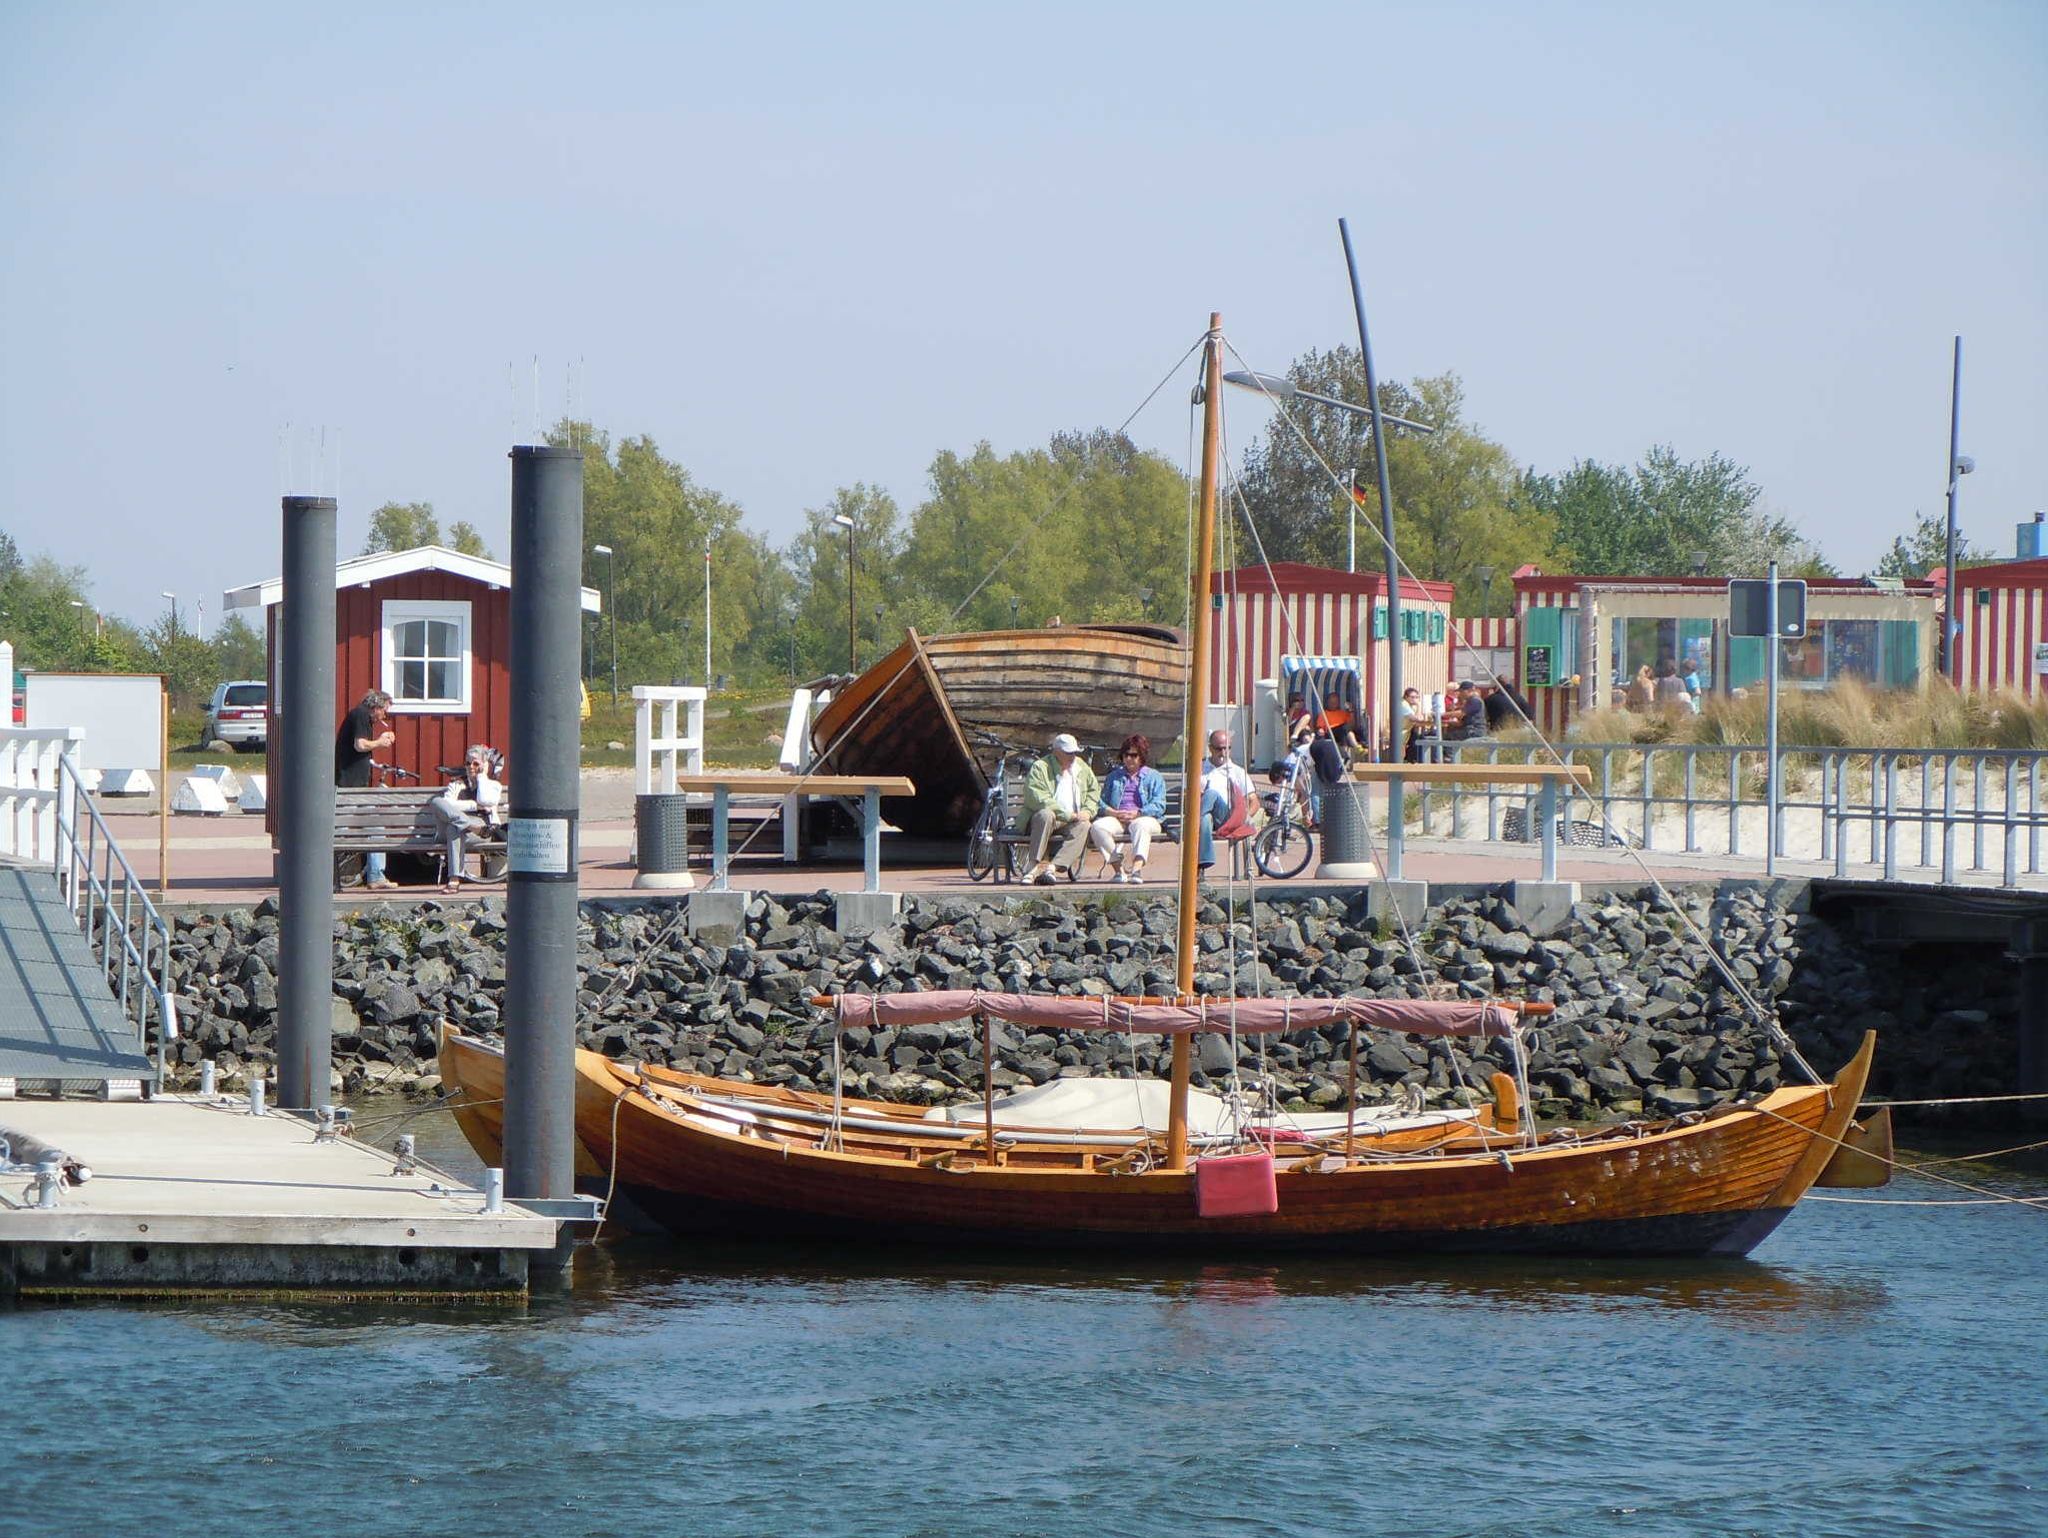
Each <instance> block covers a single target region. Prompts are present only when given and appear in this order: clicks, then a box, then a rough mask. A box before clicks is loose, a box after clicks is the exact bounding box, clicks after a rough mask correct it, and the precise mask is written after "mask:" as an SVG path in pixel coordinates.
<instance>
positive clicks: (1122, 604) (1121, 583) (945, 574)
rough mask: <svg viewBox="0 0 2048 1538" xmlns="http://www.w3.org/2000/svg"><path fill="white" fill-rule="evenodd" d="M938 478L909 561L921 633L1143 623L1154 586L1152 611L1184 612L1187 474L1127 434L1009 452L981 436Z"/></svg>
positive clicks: (906, 575) (1065, 437)
mask: <svg viewBox="0 0 2048 1538" xmlns="http://www.w3.org/2000/svg"><path fill="white" fill-rule="evenodd" d="M931 485H932V494H931V496H930V497H929V498H928V499H927V500H926V501H925V502H924V503H922V504H921V505H920V506H919V507H918V509H917V511H916V513H915V514H914V515H913V516H912V519H911V527H910V537H909V539H908V541H907V542H906V544H905V547H904V551H903V559H902V563H901V578H900V581H901V590H902V594H903V602H904V603H905V605H906V612H908V605H909V604H911V603H912V602H914V601H918V600H921V601H922V602H923V603H924V604H925V605H926V606H927V607H925V608H924V609H923V611H922V612H924V613H925V614H926V615H927V622H926V624H925V625H923V626H921V627H920V628H922V629H941V630H992V629H1000V628H1004V627H1007V626H1009V625H1010V624H1011V623H1012V622H1013V618H1014V621H1015V622H1017V623H1022V624H1025V625H1042V624H1045V623H1047V622H1048V621H1050V620H1052V619H1054V618H1059V619H1064V620H1067V621H1070V622H1078V621H1091V620H1135V619H1140V618H1143V617H1144V615H1145V613H1146V609H1147V606H1146V604H1145V602H1144V600H1143V597H1142V595H1143V593H1144V592H1146V591H1150V592H1152V594H1153V595H1154V596H1153V601H1152V603H1151V605H1150V611H1151V612H1152V613H1153V614H1154V615H1157V616H1163V617H1165V618H1167V619H1169V620H1172V621H1175V622H1178V620H1179V619H1180V617H1181V611H1182V610H1183V609H1185V607H1186V604H1185V601H1184V600H1182V599H1181V598H1180V597H1179V593H1178V590H1179V588H1180V586H1181V584H1182V583H1183V582H1184V580H1185V573H1186V570H1187V485H1186V481H1185V479H1184V478H1183V476H1182V473H1181V471H1180V470H1178V469H1176V468H1175V467H1174V466H1173V465H1172V464H1170V463H1168V462H1167V461H1166V460H1165V459H1162V458H1161V457H1160V456H1158V455H1157V454H1152V453H1148V452H1145V451H1142V450H1140V449H1138V448H1137V447H1136V446H1135V445H1134V444H1133V443H1132V442H1131V441H1130V439H1128V438H1126V437H1124V436H1123V435H1122V434H1120V433H1113V432H1107V431H1101V430H1098V431H1094V432H1086V433H1062V434H1060V435H1058V436H1056V437H1055V438H1054V439H1053V441H1052V442H1051V444H1049V445H1048V446H1047V447H1046V448H1043V449H1028V450H1023V451H1020V452H1018V453H1014V454H1010V455H1007V456H1001V457H999V456H998V455H997V454H996V453H995V451H994V450H993V449H991V448H990V447H989V446H988V445H987V444H986V443H982V444H978V445H976V447H975V449H974V451H973V453H971V454H969V455H968V456H966V457H965V458H962V457H961V456H959V455H957V454H955V453H953V452H952V451H950V450H948V451H945V452H943V453H941V454H940V455H939V456H938V457H937V458H936V459H934V460H933V461H932V469H931ZM1013 600H1014V603H1013ZM939 608H942V609H943V611H944V613H943V616H941V615H939V614H937V613H935V612H933V611H934V610H935V609H939Z"/></svg>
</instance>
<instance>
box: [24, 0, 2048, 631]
mask: <svg viewBox="0 0 2048 1538" xmlns="http://www.w3.org/2000/svg"><path fill="white" fill-rule="evenodd" d="M2044 87H2048V5H2042V4H2038V3H2032V0H2025V3H2011V4H2000V3H1970V0H1948V3H1943V4H1933V3H1927V4H1917V5H1907V4H1884V3H1869V4H1855V5H1848V4H1822V5H1815V4H1797V3H1790V4H1785V3H1780V4H1768V5H1751V4H1744V3H1739V0H1738V3H1731V4H1724V5H1717V6H1711V7H1710V6H1701V5H1684V6H1681V5H1658V4H1649V5H1645V4H1640V3H1638V4H1625V5H1594V4H1574V3H1570V0H1555V3H1551V4H1546V5H1541V6H1535V5H1524V4H1481V3H1459V0H1446V3H1442V4H1437V5H1431V6H1415V5H1413V4H1406V5H1401V6H1392V5H1382V4H1376V3H1361V0H1349V3H1338V4H1322V3H1318V0H1297V3H1294V4H1290V5H1287V6H1284V7H1276V6H1251V5H1246V4H1237V5H1228V6H1226V5H1209V4H1201V3H1187V0H1184V3H1178V4H1172V5H1164V4H1162V5H1135V4H1134V5H1116V4H1110V3H1105V0H1097V3H1094V4H1081V5H1067V4H1058V3H1047V4H1037V5H1031V6H1004V7H994V6H973V5H960V4H952V5H929V6H915V5H895V4H889V3H887V0H877V3H874V4H867V5H862V6H857V7H856V6H844V5H831V6H822V5H819V6H808V5H775V4H761V5H757V6H753V7H745V8H742V7H735V6H732V5H730V4H719V5H694V4H666V5H646V6H633V5H612V4H604V3H590V4H586V5H582V6H579V7H574V8H571V7H562V6H559V5H556V6H547V7H540V6H523V5H519V4H514V3H503V4H494V5H488V6H487V5H457V4H446V5H432V6H414V5H406V6H390V5H383V4H377V3H364V4H357V5H351V6H346V7H341V6H328V7H322V8H319V9H317V10H316V9H314V8H311V7H306V6H300V5H292V4H282V5H281V4H277V3H275V0H270V3H265V4H255V5H220V4H204V3H200V4H175V3H170V4H150V5H132V6H131V5H116V4H86V3H58V0H0V227H4V229H5V231H6V239H5V240H4V241H0V528H4V529H5V530H7V532H9V533H11V534H12V535H13V536H14V538H15V540H16V542H17V544H18V545H19V547H20V548H21V550H22V551H23V553H24V554H26V555H30V556H33V555H38V554H47V555H49V556H52V557H54V558H55V559H56V560H58V561H60V562H62V563H64V564H65V565H68V566H77V567H81V568H83V569H84V571H85V573H86V576H87V579H88V581H89V583H90V592H91V595H92V597H93V599H94V601H95V603H96V604H98V605H99V606H100V607H101V608H102V609H104V610H105V611H107V612H109V613H114V614H121V615H125V616H127V617H129V618H131V619H136V620H138V621H150V620H154V619H157V618H160V617H161V616H162V614H163V611H164V609H165V607H166V605H165V602H164V600H163V599H162V598H161V597H160V596H159V595H160V593H162V592H163V591H165V590H169V591H172V592H175V593H176V594H178V598H177V600H176V601H177V603H178V605H179V607H180V611H181V616H182V619H183V622H184V623H187V624H189V623H191V621H192V619H193V613H192V609H191V605H192V603H193V600H194V599H203V600H204V602H205V605H206V623H207V625H208V627H209V629H210V628H211V627H212V626H213V625H214V624H215V623H217V622H218V619H219V616H220V608H219V605H220V603H221V597H222V593H223V591H224V590H226V589H228V588H232V587H237V586H240V585H243V584H245V583H250V582H255V581H258V580H261V579H263V578H268V577H271V576H274V575H276V574H277V572H278V570H279V568H280V564H281V562H280V553H279V552H280V533H279V530H280V518H279V511H278V498H279V495H280V494H281V493H282V492H285V491H301V492H304V491H313V492H326V493H331V494H334V495H337V496H339V498H340V500H341V512H340V544H341V553H342V554H343V555H344V556H346V555H349V554H353V553H354V552H355V551H357V550H358V549H360V548H361V545H362V541H363V538H364V534H365V532H366V529H367V526H368V518H369V513H370V511H371V509H373V508H374V507H376V506H377V505H378V504H380V503H382V502H385V501H391V500H395V501H428V502H431V503H432V504H433V505H434V508H435V511H436V513H437V514H438V515H439V517H440V518H441V521H442V524H443V526H444V527H446V526H447V525H448V524H450V523H453V522H455V521H457V520H467V521H469V522H471V523H474V524H475V525H476V526H477V527H478V528H479V529H480V530H481V531H482V532H483V533H484V535H485V538H486V539H487V541H488V542H489V543H490V545H491V547H492V549H493V550H494V551H495V552H496V553H497V554H498V555H499V557H500V558H503V557H504V555H505V554H506V551H507V538H506V530H507V526H508V502H509V483H510V474H509V469H508V466H507V461H506V450H507V449H508V448H509V447H510V446H511V445H512V444H514V443H517V442H526V441H531V439H532V437H533V432H534V423H535V422H536V421H539V422H542V423H546V422H549V421H552V420H554V419H555V418H557V417H559V416H561V415H563V414H564V413H565V412H573V413H574V414H575V415H577V416H580V417H584V418H587V419H589V420H591V421H593V422H595V423H596V424H597V426H598V427H599V428H601V429H603V430H605V431H607V432H609V433H610V434H611V435H612V437H613V438H614V439H615V440H616V439H619V438H625V437H631V436H637V435H642V434H645V435H647V436H649V437H651V438H652V439H653V440H654V441H655V442H656V443H657V444H658V445H659V446H660V448H661V449H662V451H663V452H664V453H665V454H667V455H668V456H669V457H671V458H672V459H675V460H677V461H679V462H680V463H681V464H683V465H684V466H685V467H686V468H687V469H688V470H689V472H690V474H691V475H692V476H693V477H694V478H695V479H696V480H697V481H698V482H699V483H700V484H702V485H704V486H707V487H710V488H711V489H713V490H716V491H718V492H720V493H722V494H724V495H725V496H727V497H730V498H732V499H733V500H734V501H736V502H737V503H738V504H739V505H740V506H741V507H742V508H743V510H744V514H745V519H746V522H747V524H748V526H749V527H751V528H753V529H755V530H757V531H759V532H762V533H765V534H767V535H768V536H769V537H771V538H773V539H774V540H776V541H777V542H778V543H780V542H782V541H785V540H786V539H787V538H788V537H789V536H790V535H791V534H792V533H794V531H795V530H796V528H797V527H798V526H799V524H800V522H801V519H802V515H803V510H804V509H806V508H814V507H818V506H821V505H823V504H824V503H826V502H827V501H828V500H829V499H830V497H831V495H832V492H833V491H834V489H835V488H837V487H841V486H847V485H851V484H853V483H855V482H857V481H858V482H866V483H868V484H870V485H875V486H880V487H883V488H886V489H887V490H888V491H890V492H891V493H893V494H894V495H895V497H896V498H897V500H898V501H899V502H900V503H901V504H902V505H903V506H904V508H905V510H906V511H908V510H909V509H910V508H911V507H913V506H914V505H915V504H916V503H917V502H918V501H920V500H921V499H922V498H923V496H924V495H925V494H926V490H927V484H928V483H927V470H928V467H929V465H930V463H931V460H932V458H933V456H934V455H935V454H937V453H938V452H940V451H941V450H946V449H951V450H956V451H960V452H966V451H968V450H971V449H972V447H973V446H974V444H976V443H977V442H979V441H982V440H987V441H988V442H989V443H991V444H992V445H993V446H994V447H995V448H996V449H997V450H998V451H999V452H1009V451H1012V450H1017V449H1024V448H1030V447H1033V446H1038V445H1042V444H1044V443H1045V442H1046V441H1047V439H1048V438H1049V437H1050V436H1051V435H1052V434H1053V433H1055V432H1059V431H1063V430H1070V429H1087V428H1093V427H1099V426H1115V425H1118V424H1119V423H1122V422H1123V421H1124V420H1125V419H1126V418H1127V417H1129V416H1130V415H1131V413H1132V412H1133V411H1134V410H1136V409H1137V408H1138V407H1139V405H1140V403H1141V402H1143V401H1144V400H1145V398H1146V395H1147V393H1148V392H1149V391H1151V390H1152V388H1153V386H1154V385H1155V384H1157V383H1158V382H1159V380H1160V379H1161V378H1162V376H1164V375H1166V374H1167V373H1168V372H1169V370H1171V369H1172V367H1173V365H1174V364H1175V362H1176V360H1177V359H1179V358H1181V357H1182V355H1183V354H1184V353H1185V352H1186V350H1187V349H1188V348H1189V347H1190V346H1191V345H1192V344H1193V343H1194V341H1195V340H1196V338H1197V337H1198V336H1199V335H1200V333H1201V331H1202V330H1203V328H1204V326H1205V325H1206V323H1207V319H1208V316H1209V313H1210V312H1211V311H1212V310H1214V311H1220V312H1221V313H1222V315H1223V319H1224V327H1225V331H1226V334H1227V336H1228V338H1229V340H1230V343H1231V346H1232V347H1233V349H1235V353H1236V357H1237V358H1238V359H1242V360H1243V361H1244V362H1245V363H1248V364H1250V365H1251V366H1253V367H1257V368H1265V369H1272V370H1279V369H1283V368H1284V367H1285V366H1286V364H1287V363H1288V362H1289V360H1291V359H1292V358H1294V357H1296V356H1297V355H1299V354H1300V353H1302V352H1304V351H1306V350H1308V349H1310V348H1327V347H1331V346H1335V345H1338V344H1342V343H1347V342H1354V341H1355V340H1356V332H1355V330H1354V325H1353V320H1352V313H1351V304H1350V291H1349V287H1348V281H1347V279H1346V275H1345V269H1344V259H1343V251H1342V247H1341V245H1340V244H1339V241H1338V234H1337V220H1338V218H1339V217H1340V216H1343V217H1346V218H1348V219H1349V221H1350V225H1351V230H1352V234H1353V238H1354V241H1355V242H1356V244H1357V246H1358V250H1359V261H1360V268H1361V276H1362V280H1363V284H1364V290H1365V297H1366V304H1367V308H1368V311H1369V314H1370V318H1371V324H1372V340H1373V350H1374V355H1375V362H1376V363H1377V365H1378V368H1379V372H1380V375H1381V377H1382V378H1413V377H1417V376H1421V375H1431V374H1439V373H1443V372H1447V371H1448V372H1455V373H1456V374H1458V375H1459V376H1460V377H1461V379H1462V380H1463V382H1464V386H1465V391H1466V401H1467V411H1468V416H1469V418H1470V420H1471V421H1473V422H1474V423H1475V424H1476V425H1477V426H1478V427H1479V428H1480V429H1481V430H1483V431H1484V432H1485V433H1486V434H1487V435H1488V436H1490V437H1492V438H1494V439H1495V440H1497V441H1498V442H1500V443H1502V444H1503V445H1505V446H1506V447H1507V449H1508V450H1509V451H1510V453H1512V454H1513V456H1514V457H1515V458H1516V460H1517V461H1518V462H1520V463H1523V464H1528V465H1533V466H1535V467H1537V468H1538V469H1542V470H1562V469H1564V468H1565V467H1566V466H1568V465H1569V464H1570V463H1571V462H1573V461H1574V460H1576V459H1580V458H1592V459H1598V460H1601V461H1604V462H1609V463H1632V462H1634V461H1635V460H1636V459H1638V458H1639V457H1640V456H1641V455H1642V454H1643V453H1644V451H1645V450H1647V449H1648V448H1649V447H1650V446H1652V445H1653V444H1658V443H1669V444H1671V445H1672V446H1673V447H1674V448H1676V450H1677V451H1678V452H1679V454H1680V455H1681V456H1683V457H1685V458H1695V457H1700V456H1704V455H1706V454H1708V453H1712V452H1719V453H1722V454H1725V455H1727V456H1728V457H1730V458H1731V459H1734V460H1735V461H1737V462H1738V463H1741V464H1744V465H1747V466H1748V467H1749V468H1750V470H1751V472H1752V474H1753V476H1754V478H1755V479H1756V480H1757V481H1759V482H1760V483H1761V484H1762V486H1763V488H1764V491H1765V495H1766V499H1767V501H1768V503H1769V505H1770V506H1771V507H1772V508H1773V509H1774V510H1776V511H1778V512H1780V513H1782V514H1784V515H1785V516H1787V517H1789V518H1790V519H1792V520H1793V521H1794V522H1795V523H1796V524H1797V525H1798V527H1799V528H1800V529H1801V530H1802V532H1804V533H1805V534H1806V535H1807V537H1808V538H1810V539H1812V540H1813V541H1815V542H1816V543H1817V544H1818V545H1819V546H1820V547H1821V549H1822V550H1823V552H1824V553H1825V554H1826V555H1827V556H1828V557H1829V558H1830V559H1832V560H1833V561H1834V562H1835V563H1836V564H1837V565H1838V566H1840V567H1841V568H1842V569H1843V570H1845V571H1848V572H1857V571H1862V570H1866V569H1868V567H1869V566H1870V565H1872V564H1873V563H1874V562H1875V560H1876V558H1877V557H1878V555H1879V554H1880V553H1881V552H1882V550H1883V549H1884V548H1886V547H1887V546H1888V544H1889V542H1890V540H1891V538H1892V537H1893V535H1895V534H1899V533H1903V532H1905V531H1906V530H1907V528H1908V527H1909V526H1910V524H1911V521H1912V518H1913V515H1914V513H1915V512H1916V511H1919V512H1924V513H1933V512H1937V511H1938V510H1939V509H1940V508H1941V506H1942V503H1943V496H1944V492H1945V489H1946V479H1945V467H1946V461H1947V455H1948V424H1949V386H1950V348H1951V344H1952V339H1953V338H1954V337H1955V336H1957V335H1961V336H1962V337H1963V339H1964V340H1963V376H1962V422H1963V431H1962V445H1963V449H1964V451H1965V452H1966V453H1968V454H1970V455H1972V456H1973V457H1974V458H1975V459H1976V461H1977V466H1978V468H1977V471H1976V473H1975V474H1973V475H1971V476H1970V477H1969V478H1967V479H1966V480H1964V481H1963V482H1962V485H1961V498H1960V509H1961V521H1962V526H1963V529H1964V532H1965V534H1966V535H1967V536H1968V537H1969V538H1970V539H1971V540H1972V541H1973V542H1976V543H1978V544H1981V545H1985V546H1988V547H1990V549H1991V550H1992V551H1993V552H1994V553H1996V554H2000V555H2007V554H2010V553H2011V551H2012V549H2013V541H2014V525H2015V524H2016V523H2018V522H2020V521H2021V520H2024V519H2029V518H2031V515H2032V513H2033V511H2034V510H2035V509H2037V508H2048V431H2044V429H2043V424H2044V422H2048V281H2044V276H2043V275H2044V273H2048V89H2044ZM536 360H538V361H537V362H536ZM536 373H537V374H538V385H537V387H536ZM1231 393H1232V395H1233V396H1235V395H1236V392H1231ZM1229 406H1230V420H1229V425H1228V430H1229V432H1230V435H1231V442H1232V445H1233V448H1235V449H1241V448H1242V447H1243V446H1244V445H1245V444H1246V443H1248V442H1249V441H1250V440H1251V438H1252V437H1253V436H1255V435H1256V434H1257V433H1258V432H1259V431H1260V430H1261V429H1262V428H1263V427H1264V426H1265V425H1266V423H1267V420H1268V418H1269V409H1268V408H1267V407H1266V406H1265V405H1264V404H1263V403H1261V402H1259V401H1257V400H1254V399H1252V398H1251V397H1240V398H1237V399H1234V400H1233V401H1231V402H1230V403H1229ZM1187 419H1188V408H1187V398H1186V390H1185V387H1184V385H1183V384H1181V383H1176V384H1175V385H1174V386H1173V387H1171V388H1169V389H1166V390H1163V391H1161V392H1160V394H1159V395H1158V397H1157V398H1156V399H1155V400H1154V401H1153V403H1152V405H1151V406H1150V407H1148V408H1147V409H1146V410H1144V411H1143V412H1141V413H1139V415H1138V416H1137V418H1136V419H1135V420H1134V421H1133V422H1132V423H1131V427H1130V431H1131V433H1132V436H1133V437H1134V438H1136V439H1137V440H1138V441H1139V442H1140V443H1141V444H1144V445H1146V446H1148V447H1153V448H1157V449H1159V450H1160V451H1162V452H1164V453H1166V454H1168V455H1169V456H1171V457H1172V458H1173V459H1174V460H1175V461H1176V462H1180V461H1183V460H1184V458H1185V456H1186V451H1187V442H1188V432H1187V429H1188V420H1187ZM1279 553H1280V552H1275V554H1276V555H1278V554H1279ZM991 554H992V556H993V554H994V552H992V553H991Z"/></svg>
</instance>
